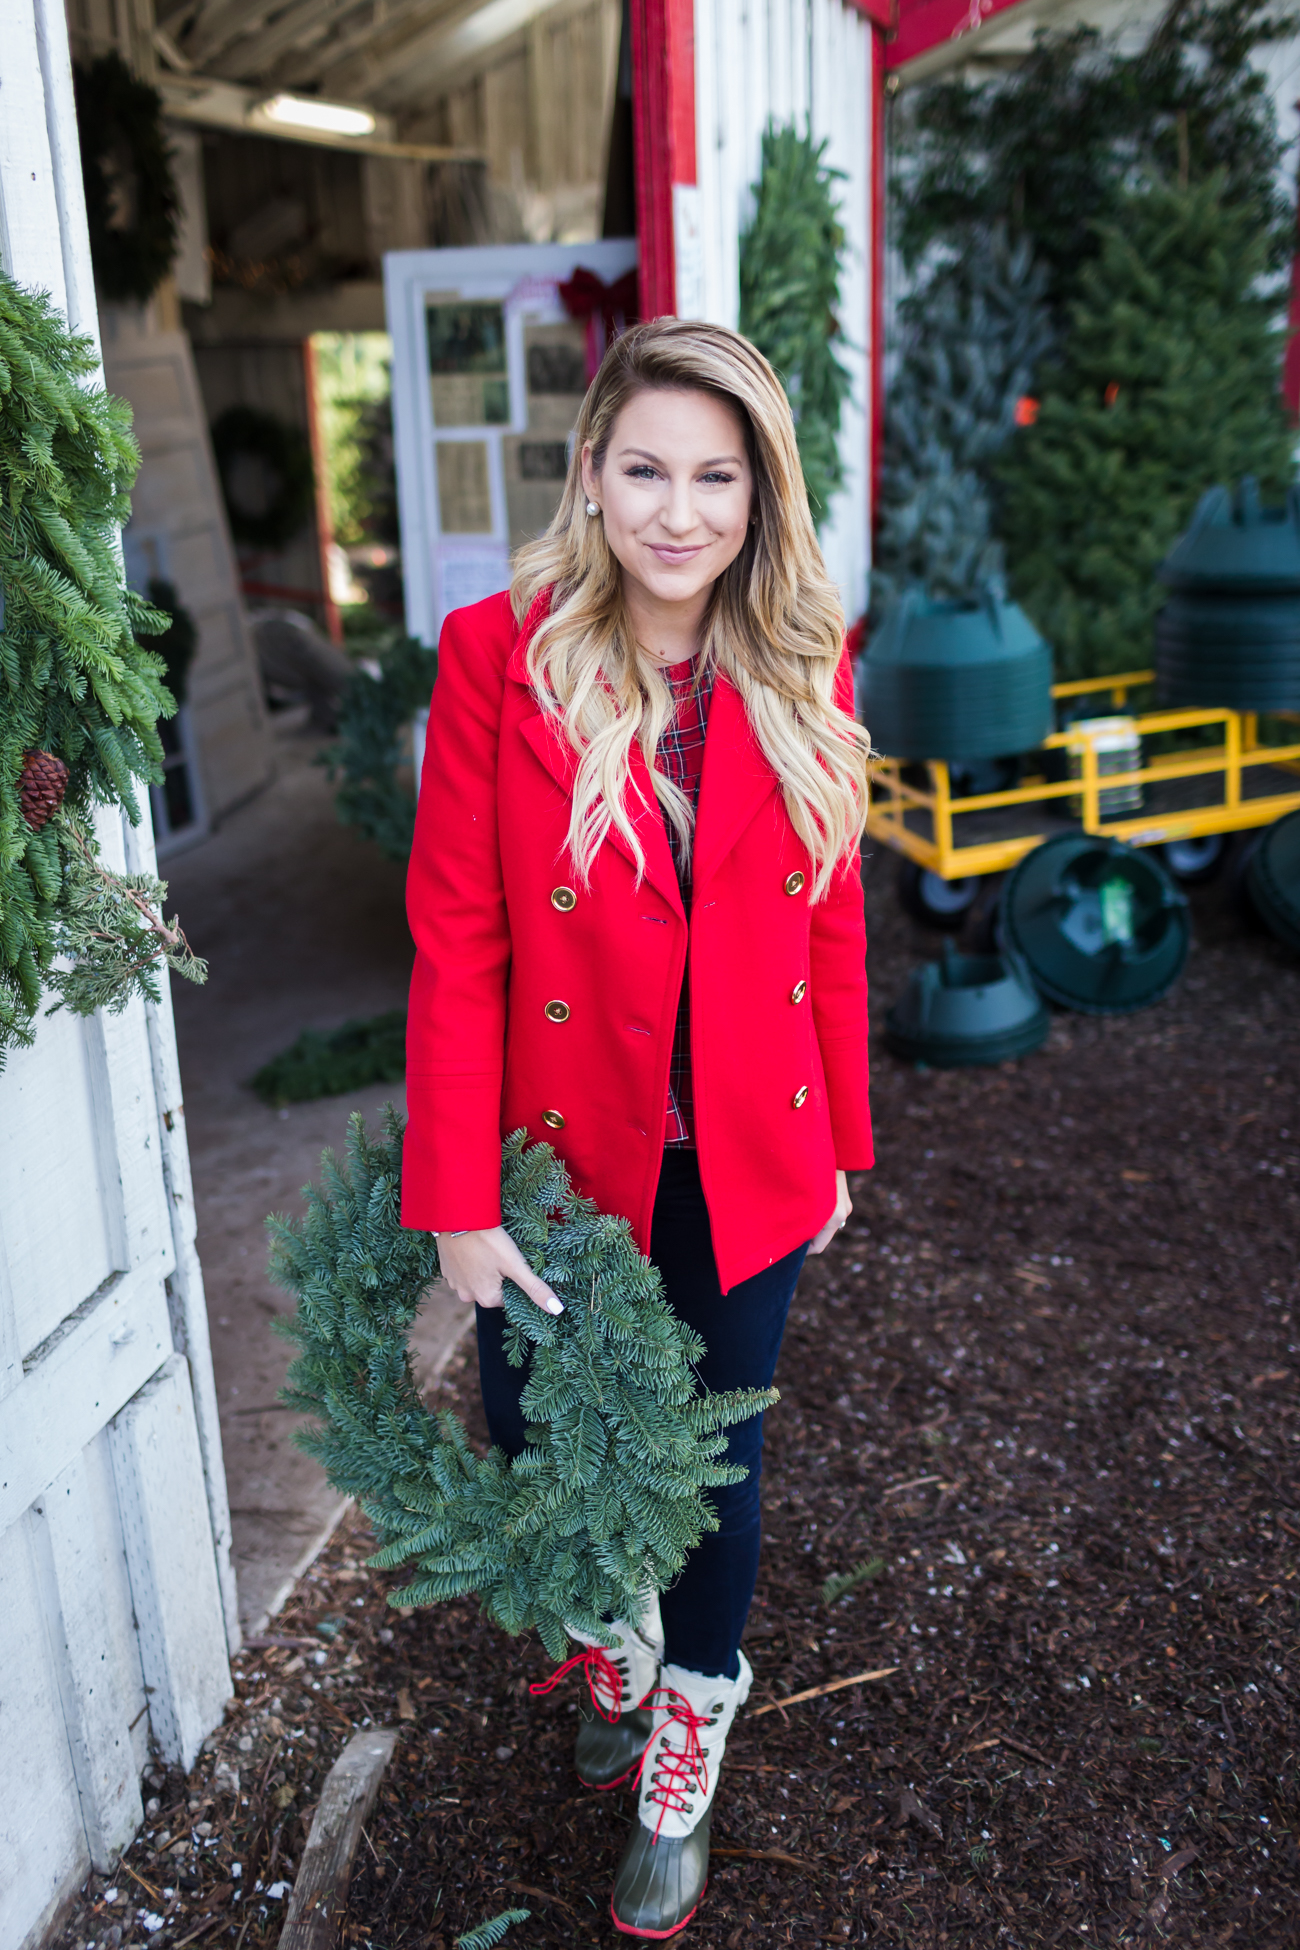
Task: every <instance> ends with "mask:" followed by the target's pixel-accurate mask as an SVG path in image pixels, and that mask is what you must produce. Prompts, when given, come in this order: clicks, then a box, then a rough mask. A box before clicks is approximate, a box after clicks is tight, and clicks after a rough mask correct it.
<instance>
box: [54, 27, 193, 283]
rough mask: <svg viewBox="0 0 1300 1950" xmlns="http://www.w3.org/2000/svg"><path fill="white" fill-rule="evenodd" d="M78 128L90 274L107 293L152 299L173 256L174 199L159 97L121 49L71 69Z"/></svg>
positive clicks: (177, 217) (177, 200)
mask: <svg viewBox="0 0 1300 1950" xmlns="http://www.w3.org/2000/svg"><path fill="white" fill-rule="evenodd" d="M75 79H76V89H77V131H78V134H79V136H80V138H81V173H82V179H83V181H84V183H85V190H86V221H87V224H88V225H89V228H90V255H91V258H92V260H93V262H94V266H95V280H96V282H97V284H98V285H99V288H100V290H101V291H102V292H103V294H104V296H105V297H106V298H114V299H123V298H125V299H135V300H136V301H138V302H139V303H141V304H143V303H144V301H145V299H146V298H151V297H152V296H153V294H154V292H155V291H156V290H157V289H158V286H159V284H160V283H161V282H162V280H163V279H164V278H165V277H166V275H167V273H168V272H169V271H170V270H171V267H172V265H173V263H174V262H175V259H176V247H177V233H178V230H179V227H180V216H181V200H180V196H179V194H178V193H177V189H176V178H175V175H174V174H173V171H172V158H171V150H170V149H169V148H168V146H167V137H166V133H165V131H164V129H163V119H162V96H161V95H160V94H159V93H158V90H157V89H156V88H151V87H150V85H149V83H148V82H147V81H141V80H140V78H139V77H138V76H137V75H134V74H132V72H131V70H130V68H128V67H127V65H126V62H125V61H124V60H123V59H122V57H121V55H120V54H105V55H102V56H101V57H100V59H99V60H98V61H92V62H91V64H90V65H89V67H85V68H82V67H79V68H77V70H76V75H75Z"/></svg>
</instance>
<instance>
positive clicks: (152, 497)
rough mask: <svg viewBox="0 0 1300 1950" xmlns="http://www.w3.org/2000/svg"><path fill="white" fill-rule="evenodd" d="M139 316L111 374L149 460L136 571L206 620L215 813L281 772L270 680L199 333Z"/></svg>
mask: <svg viewBox="0 0 1300 1950" xmlns="http://www.w3.org/2000/svg"><path fill="white" fill-rule="evenodd" d="M128 317H129V315H128V314H127V313H126V312H125V310H124V309H123V308H122V307H114V308H113V309H112V310H111V312H110V314H109V319H108V321H107V323H106V329H105V334H104V376H105V378H106V380H107V382H108V385H109V388H110V390H111V391H113V392H115V393H120V394H121V396H122V397H123V398H124V399H127V400H129V401H130V402H131V410H132V412H133V413H134V415H135V434H136V439H137V440H138V441H139V442H140V452H141V456H142V463H141V467H140V473H139V477H138V479H137V481H136V484H135V488H134V490H133V492H132V496H131V523H130V526H129V527H128V529H127V531H126V536H125V545H126V559H127V568H128V572H129V573H130V575H131V578H132V580H133V581H137V582H140V583H142V584H143V583H145V582H146V581H147V580H148V579H149V578H150V577H151V576H162V577H163V578H164V579H165V580H167V581H169V582H172V583H174V584H175V586H176V590H177V593H178V594H179V596H180V599H181V601H182V602H183V603H184V605H185V607H186V608H187V609H188V610H189V612H190V614H191V615H192V616H193V618H194V621H195V623H196V625H197V627H198V632H199V645H198V653H197V655H196V656H195V659H194V666H193V669H192V670H191V672H190V679H189V690H188V695H187V702H188V704H189V709H190V722H191V724H192V726H193V730H194V734H195V737H196V739H197V742H198V749H199V771H200V775H201V779H202V798H203V803H204V804H205V806H206V807H207V808H208V810H209V812H210V813H211V814H212V816H213V817H214V818H216V817H219V816H220V815H221V814H222V813H225V812H227V811H229V809H230V808H231V807H232V806H235V805H238V804H239V803H240V801H241V800H244V799H247V798H248V797H249V795H250V794H251V793H254V792H256V791H257V790H258V789H259V787H261V786H262V785H264V784H265V782H266V780H267V779H268V777H269V776H270V769H271V747H270V742H269V736H268V732H267V726H266V712H265V709H264V707H263V703H262V687H261V679H260V677H259V675H258V669H257V658H256V655H255V653H254V650H253V644H252V640H251V638H250V636H249V634H248V627H247V624H246V621H245V618H244V611H243V603H242V600H241V597H240V593H239V572H238V569H237V566H236V563H235V556H234V551H233V549H232V547H231V544H230V536H229V533H228V530H227V527H226V517H225V511H224V508H223V506H222V501H221V490H220V487H219V485H218V482H217V471H216V466H215V463H214V461H213V458H212V448H211V443H210V440H209V437H208V425H207V417H206V413H205V410H204V404H203V399H202V396H201V395H200V392H199V384H198V378H197V375H196V373H195V370H194V355H193V353H192V351H191V350H190V342H189V339H188V338H187V337H186V335H185V333H184V332H152V333H148V334H145V333H142V332H139V331H133V330H131V329H130V328H129V324H128Z"/></svg>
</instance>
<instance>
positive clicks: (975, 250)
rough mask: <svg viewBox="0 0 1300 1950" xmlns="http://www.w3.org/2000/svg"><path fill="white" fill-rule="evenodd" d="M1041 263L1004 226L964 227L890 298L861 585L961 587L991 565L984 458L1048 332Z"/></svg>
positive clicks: (1007, 429) (945, 590)
mask: <svg viewBox="0 0 1300 1950" xmlns="http://www.w3.org/2000/svg"><path fill="white" fill-rule="evenodd" d="M1045 285H1046V273H1045V271H1044V270H1043V269H1042V267H1041V266H1037V265H1035V263H1034V261H1033V256H1032V253H1031V251H1030V249H1029V246H1028V244H1027V243H1025V242H1024V241H1023V240H1022V241H1021V242H1020V243H1019V244H1016V245H1013V244H1011V243H1010V241H1009V240H1008V237H1007V232H1006V229H1005V227H1004V226H1002V225H998V226H996V227H995V228H994V229H993V230H992V231H991V232H988V233H978V234H974V235H972V236H971V237H970V238H969V239H968V240H967V247H966V248H965V249H964V250H963V251H962V253H961V254H960V255H959V256H956V257H954V258H950V259H945V260H944V261H942V262H941V263H940V264H939V266H938V267H937V268H936V269H934V270H933V271H932V272H931V273H930V275H929V276H928V277H926V278H924V279H923V280H922V281H921V282H920V283H918V285H917V286H916V287H914V289H913V290H912V291H911V292H910V293H909V295H908V296H907V298H905V299H904V301H903V303H902V304H901V305H900V307H899V314H898V317H899V328H900V339H901V344H900V348H899V354H898V358H897V363H896V367H895V371H894V374H893V377H892V379H891V382H890V387H889V394H888V402H887V409H886V418H885V444H884V464H883V468H882V472H881V487H880V500H879V514H878V525H877V530H876V539H875V549H874V558H873V559H874V574H873V577H872V593H873V597H874V598H875V599H876V600H877V601H881V600H884V601H887V600H888V599H889V598H890V597H892V596H894V595H897V594H899V593H900V592H901V590H902V589H903V588H904V587H905V586H906V585H907V584H908V583H912V582H920V583H924V584H925V585H926V587H927V588H928V589H929V591H930V593H931V594H932V595H935V596H967V595H970V594H971V593H972V592H973V591H974V590H975V589H976V588H977V587H978V586H979V585H980V583H981V582H984V581H987V580H988V579H989V578H990V577H994V576H997V575H999V574H1000V572H1001V568H1002V560H1001V554H1002V552H1001V549H1000V548H999V547H998V544H997V542H996V541H995V539H994V512H993V502H992V492H991V480H990V465H991V463H992V461H993V459H994V457H995V456H996V455H997V454H998V453H1000V451H1001V449H1002V447H1003V446H1004V445H1005V443H1006V441H1007V439H1008V437H1009V436H1010V434H1011V432H1012V430H1013V428H1014V426H1015V424H1016V415H1017V412H1018V410H1019V408H1020V402H1021V401H1022V399H1023V398H1024V397H1025V396H1026V395H1027V394H1028V393H1029V390H1030V386H1031V383H1032V379H1033V374H1034V369H1035V367H1036V366H1037V364H1038V362H1039V360H1040V359H1041V357H1042V355H1043V353H1044V352H1045V351H1046V349H1047V347H1048V345H1049V344H1050V342H1051V327H1050V323H1049V316H1048V310H1047V306H1046V304H1045V302H1044V296H1043V294H1044V288H1045Z"/></svg>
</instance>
